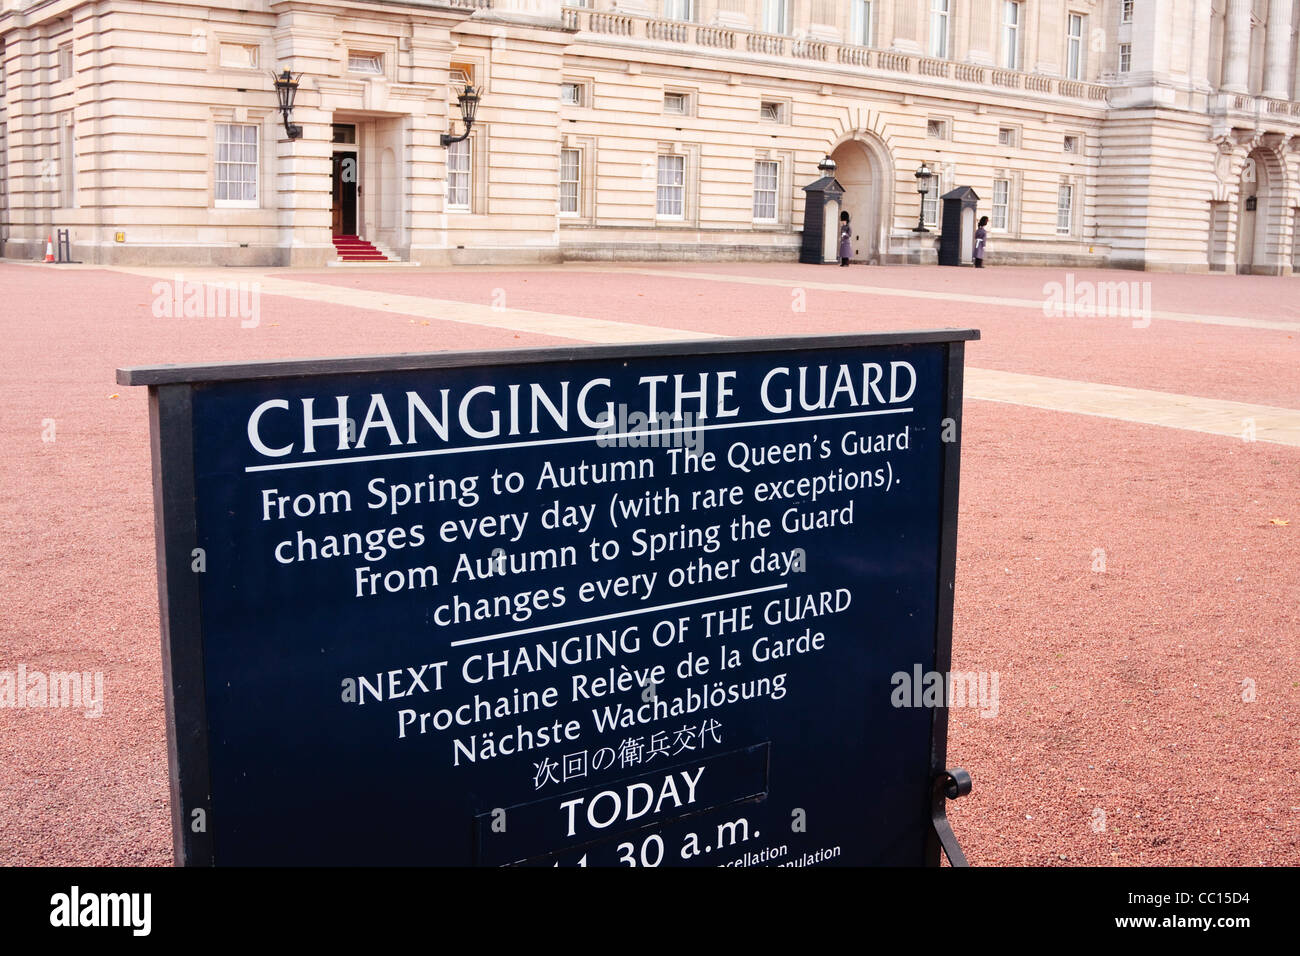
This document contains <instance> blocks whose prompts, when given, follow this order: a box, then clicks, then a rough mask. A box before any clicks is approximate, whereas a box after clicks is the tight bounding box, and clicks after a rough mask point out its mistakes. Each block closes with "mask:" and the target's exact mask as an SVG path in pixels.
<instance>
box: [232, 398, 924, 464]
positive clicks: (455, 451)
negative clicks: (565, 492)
mask: <svg viewBox="0 0 1300 956" xmlns="http://www.w3.org/2000/svg"><path fill="white" fill-rule="evenodd" d="M912 410H913V409H912V408H910V407H908V408H881V409H877V410H874V411H868V412H842V413H838V414H835V415H803V416H800V417H798V418H769V419H767V420H766V421H761V422H719V423H718V424H716V425H684V426H682V427H681V428H662V429H657V430H655V431H644V432H640V431H638V432H620V433H619V434H617V435H601V434H597V435H577V436H575V437H573V438H542V439H538V440H537V441H507V442H495V443H493V444H491V445H472V446H470V447H467V448H428V449H425V450H424V451H404V452H394V453H392V454H390V455H358V456H356V457H354V458H326V459H322V460H321V461H286V462H281V463H279V464H274V465H246V466H244V472H245V473H249V472H254V471H289V470H292V469H294V468H320V467H321V466H323V465H346V464H350V463H352V462H357V461H394V460H396V459H399V458H428V457H430V456H432V455H459V454H461V453H462V452H470V451H496V450H499V449H502V448H532V447H535V446H537V445H567V444H570V443H572V442H581V441H598V440H601V439H604V440H605V441H611V442H612V441H617V440H618V439H620V438H631V437H633V436H636V437H638V438H650V437H652V436H654V435H671V434H676V433H677V432H696V431H700V432H703V431H713V430H714V429H720V428H754V427H757V426H760V425H781V424H784V423H787V422H824V421H830V420H831V419H834V418H866V417H868V416H871V415H905V414H907V413H908V412H910V411H912Z"/></svg>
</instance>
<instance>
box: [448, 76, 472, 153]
mask: <svg viewBox="0 0 1300 956" xmlns="http://www.w3.org/2000/svg"><path fill="white" fill-rule="evenodd" d="M456 99H457V101H459V103H460V117H461V119H463V120H464V121H465V132H463V133H461V134H460V135H459V136H452V135H451V134H450V133H443V134H442V145H443V146H450V145H451V144H452V143H459V142H460V141H461V140H464V139H469V129H470V127H471V126H473V125H474V113H475V112H477V110H478V93H477V91H475V89H474V87H472V86H470V85H469V84H468V83H467V84H465V89H464V90H463V91H462V92H461V94H460V96H458V97H456ZM455 128H456V127H455V126H454V125H453V126H452V129H455Z"/></svg>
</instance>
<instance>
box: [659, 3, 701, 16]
mask: <svg viewBox="0 0 1300 956" xmlns="http://www.w3.org/2000/svg"><path fill="white" fill-rule="evenodd" d="M664 19H665V20H694V19H695V0H664Z"/></svg>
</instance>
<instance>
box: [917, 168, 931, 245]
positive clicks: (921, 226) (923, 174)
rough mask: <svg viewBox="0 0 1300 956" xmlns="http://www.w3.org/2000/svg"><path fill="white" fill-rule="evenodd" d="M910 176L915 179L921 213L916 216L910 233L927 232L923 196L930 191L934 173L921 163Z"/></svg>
mask: <svg viewBox="0 0 1300 956" xmlns="http://www.w3.org/2000/svg"><path fill="white" fill-rule="evenodd" d="M912 175H913V176H915V177H916V191H917V192H918V193H920V194H921V211H920V212H919V213H917V214H916V228H915V229H913V230H912V231H913V232H929V231H930V230H929V229H926V228H925V194H926V193H928V192H929V191H930V177H931V176H933V175H934V173H933V172H932V171H931V169H930V167H929V166H927V165H925V163H924V162H922V163H921V165H920V166H918V167H917V170H916V172H914V173H913V174H912Z"/></svg>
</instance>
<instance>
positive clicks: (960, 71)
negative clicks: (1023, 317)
mask: <svg viewBox="0 0 1300 956" xmlns="http://www.w3.org/2000/svg"><path fill="white" fill-rule="evenodd" d="M454 2H457V3H459V4H462V5H473V4H479V5H485V6H487V5H490V3H491V0H454ZM562 16H563V20H564V25H565V26H566V27H567V28H568V29H570V30H576V31H578V32H580V33H581V32H587V33H592V34H596V35H599V36H607V37H625V38H628V39H634V40H647V41H650V42H652V43H662V44H666V45H669V46H679V47H705V48H708V49H713V50H730V51H735V52H743V53H751V54H755V55H757V56H771V57H793V58H795V59H800V60H812V61H815V62H820V63H837V64H839V65H841V66H849V67H859V68H863V69H871V70H880V71H882V72H886V73H907V74H913V75H918V76H928V77H935V78H937V79H944V80H953V81H956V82H958V83H963V84H971V85H975V86H984V87H987V86H994V87H997V88H1000V89H1003V90H1026V91H1029V92H1031V93H1041V94H1046V95H1048V96H1060V97H1065V98H1067V99H1072V100H1086V101H1090V102H1092V103H1094V104H1104V103H1105V102H1106V97H1107V88H1106V87H1105V86H1103V85H1101V84H1098V83H1083V82H1080V81H1078V80H1066V79H1061V78H1059V77H1054V76H1043V75H1042V74H1039V73H1021V72H1019V71H1015V70H999V69H993V68H991V67H982V66H977V65H975V64H971V63H957V62H955V61H953V60H936V59H933V58H931V57H925V56H918V55H917V54H915V53H899V52H897V51H894V50H877V49H874V48H871V47H862V46H853V45H849V44H840V43H829V42H826V41H822V40H810V39H806V38H802V37H787V36H779V35H777V34H772V33H756V32H752V31H747V30H737V29H733V28H731V27H723V26H705V25H703V24H699V23H690V22H688V21H683V20H663V19H659V18H657V17H643V16H636V15H633V14H627V13H612V12H609V11H604V10H589V9H587V8H585V7H565V8H563V11H562ZM1237 99H1238V100H1245V101H1247V103H1249V104H1250V105H1249V106H1246V107H1241V106H1238V107H1233V108H1236V109H1245V108H1253V104H1254V97H1249V96H1247V97H1237ZM1282 105H1283V106H1285V107H1287V110H1291V109H1292V106H1293V104H1282Z"/></svg>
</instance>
